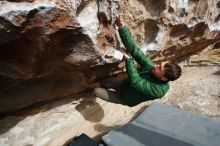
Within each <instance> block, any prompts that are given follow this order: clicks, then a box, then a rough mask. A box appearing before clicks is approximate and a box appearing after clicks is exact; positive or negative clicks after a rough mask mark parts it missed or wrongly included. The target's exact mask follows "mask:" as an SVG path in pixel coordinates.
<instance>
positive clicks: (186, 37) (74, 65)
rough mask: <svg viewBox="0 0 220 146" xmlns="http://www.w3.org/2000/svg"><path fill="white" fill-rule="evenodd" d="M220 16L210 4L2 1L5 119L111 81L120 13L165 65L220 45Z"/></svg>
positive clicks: (188, 0)
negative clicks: (7, 114) (99, 81)
mask: <svg viewBox="0 0 220 146" xmlns="http://www.w3.org/2000/svg"><path fill="white" fill-rule="evenodd" d="M219 9H220V8H219V2H218V1H212V0H210V1H200V0H179V1H174V0H166V1H165V0H158V1H153V0H139V1H137V0H127V1H119V0H99V1H94V0H22V1H11V0H4V1H0V38H1V39H0V87H1V90H0V101H1V102H0V113H5V112H8V111H14V110H17V109H20V108H23V107H26V106H29V105H31V104H33V103H36V102H39V101H44V100H50V99H54V98H60V97H63V96H66V95H70V94H72V93H77V92H79V91H82V90H83V89H84V88H85V87H86V86H87V85H88V83H90V82H93V81H94V80H97V79H99V78H102V77H105V76H109V75H111V74H112V69H113V68H114V66H115V64H112V63H113V62H115V61H117V59H115V56H114V54H115V51H114V49H115V48H116V47H118V46H120V44H119V43H118V42H120V39H119V38H118V34H117V33H116V30H115V28H114V27H113V23H114V20H115V16H116V15H118V14H120V15H121V19H122V21H123V22H124V24H126V25H127V26H128V27H129V29H130V30H131V33H132V35H133V36H134V38H135V40H136V41H137V43H138V44H139V45H140V46H141V48H142V49H143V51H144V52H146V51H149V50H154V52H155V50H156V53H151V56H152V58H153V59H154V60H155V61H156V62H160V61H163V60H165V59H166V60H179V59H181V58H185V57H186V56H188V55H192V54H195V53H198V51H201V50H203V49H204V48H206V47H207V46H209V45H214V44H216V43H217V42H219V40H220V33H219V31H220V28H219V26H220V24H219V23H220V22H219ZM11 101H13V102H11Z"/></svg>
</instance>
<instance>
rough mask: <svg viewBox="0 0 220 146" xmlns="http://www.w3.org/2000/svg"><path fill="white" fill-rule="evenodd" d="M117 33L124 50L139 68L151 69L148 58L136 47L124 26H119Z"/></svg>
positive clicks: (150, 61)
mask: <svg viewBox="0 0 220 146" xmlns="http://www.w3.org/2000/svg"><path fill="white" fill-rule="evenodd" d="M118 31H119V34H120V37H121V40H122V42H123V44H124V46H125V48H126V50H127V51H128V52H129V53H130V55H131V56H132V57H133V58H134V59H135V60H136V61H137V62H138V63H139V64H140V65H141V67H142V68H145V69H146V70H151V69H153V68H154V63H153V62H152V60H151V59H150V58H149V56H148V55H144V53H143V52H142V51H141V50H140V48H139V47H138V46H137V45H136V43H135V42H134V40H133V38H132V36H131V33H130V32H129V30H128V28H127V27H126V26H121V27H120V28H119V30H118Z"/></svg>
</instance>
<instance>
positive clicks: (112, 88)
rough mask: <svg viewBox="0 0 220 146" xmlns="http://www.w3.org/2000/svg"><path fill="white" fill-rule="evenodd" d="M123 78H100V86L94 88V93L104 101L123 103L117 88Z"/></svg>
mask: <svg viewBox="0 0 220 146" xmlns="http://www.w3.org/2000/svg"><path fill="white" fill-rule="evenodd" d="M124 80H125V78H114V77H112V78H107V79H104V80H101V81H100V84H101V86H102V87H97V88H95V89H94V94H95V95H96V96H97V97H99V98H101V99H103V100H105V101H109V102H112V103H118V104H123V102H122V100H121V97H120V92H119V88H120V86H121V84H122V83H123V81H124Z"/></svg>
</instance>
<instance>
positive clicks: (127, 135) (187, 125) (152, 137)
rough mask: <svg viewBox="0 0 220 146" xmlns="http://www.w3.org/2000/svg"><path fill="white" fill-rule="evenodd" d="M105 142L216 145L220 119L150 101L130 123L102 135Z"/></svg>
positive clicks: (125, 145) (147, 145) (111, 144)
mask: <svg viewBox="0 0 220 146" xmlns="http://www.w3.org/2000/svg"><path fill="white" fill-rule="evenodd" d="M102 141H103V142H104V143H105V145H107V146H220V122H219V121H215V120H211V119H209V118H206V117H202V116H199V115H196V114H193V113H190V112H185V111H182V110H180V109H177V108H174V107H171V106H168V105H164V104H152V105H151V106H150V107H149V108H147V109H146V110H145V111H144V112H143V113H142V114H141V115H140V116H139V117H137V118H136V119H135V120H134V121H132V122H131V123H129V124H127V125H125V126H123V127H121V128H119V129H116V130H113V131H111V132H110V133H108V134H106V135H105V136H103V137H102Z"/></svg>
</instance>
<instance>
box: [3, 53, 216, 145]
mask: <svg viewBox="0 0 220 146" xmlns="http://www.w3.org/2000/svg"><path fill="white" fill-rule="evenodd" d="M219 58H220V54H219V50H211V51H210V50H207V51H206V52H205V53H204V54H200V55H199V56H198V55H197V56H193V57H191V58H190V66H187V67H185V68H184V70H183V76H181V78H180V79H179V80H177V81H176V82H172V83H171V89H170V91H169V92H168V93H167V94H166V96H165V97H164V98H162V99H161V100H154V101H148V102H145V103H142V104H140V105H138V106H136V107H132V108H129V107H127V106H122V105H118V104H113V103H108V102H105V101H103V100H101V99H98V98H96V97H94V96H93V95H92V93H90V92H87V93H81V94H78V95H74V96H72V97H70V96H68V97H67V98H64V99H62V100H59V101H55V102H51V103H49V104H46V105H42V106H35V107H32V108H28V109H24V110H22V111H19V112H17V113H14V114H10V115H7V116H4V117H2V118H1V119H0V134H1V135H0V145H1V146H14V145H16V146H25V145H34V146H61V145H63V144H65V143H67V142H68V141H69V140H70V139H71V138H73V137H75V136H77V135H80V134H81V133H86V134H88V135H89V136H90V137H92V138H94V139H95V140H99V138H100V136H101V135H103V134H105V133H106V132H108V131H110V130H111V129H113V128H117V127H119V126H121V125H123V124H125V123H127V122H128V121H130V120H131V119H132V118H134V117H136V116H137V115H138V114H139V113H140V112H141V111H143V110H144V109H146V108H147V106H148V105H149V104H151V103H152V102H160V103H165V104H168V105H172V106H175V107H178V108H181V109H183V110H185V111H190V112H193V113H196V114H200V115H203V116H206V117H210V118H212V119H215V120H218V121H220V108H219V105H220V78H219V76H220V72H219V71H220V66H219V63H220V60H219ZM207 59H209V61H207Z"/></svg>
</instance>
